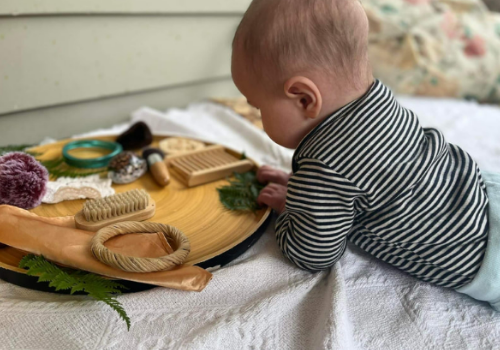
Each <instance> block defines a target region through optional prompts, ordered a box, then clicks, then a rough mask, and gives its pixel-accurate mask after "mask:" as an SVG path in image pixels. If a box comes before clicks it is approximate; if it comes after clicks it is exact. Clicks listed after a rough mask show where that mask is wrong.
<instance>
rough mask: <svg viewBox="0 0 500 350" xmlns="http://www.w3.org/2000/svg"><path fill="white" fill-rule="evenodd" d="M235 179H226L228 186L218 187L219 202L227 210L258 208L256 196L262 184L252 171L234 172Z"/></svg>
mask: <svg viewBox="0 0 500 350" xmlns="http://www.w3.org/2000/svg"><path fill="white" fill-rule="evenodd" d="M234 178H235V180H231V179H228V182H229V186H224V187H221V188H218V189H217V191H218V192H219V199H220V201H221V203H222V204H223V205H224V206H225V207H226V208H227V209H229V210H238V211H254V212H255V211H256V210H258V209H260V207H259V205H258V204H257V197H258V196H259V193H260V191H261V190H262V189H263V188H264V185H262V184H260V183H259V182H258V181H257V174H256V173H255V172H253V171H249V172H246V173H241V174H238V173H235V174H234Z"/></svg>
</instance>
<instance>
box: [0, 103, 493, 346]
mask: <svg viewBox="0 0 500 350" xmlns="http://www.w3.org/2000/svg"><path fill="white" fill-rule="evenodd" d="M400 100H401V102H402V104H403V105H406V106H408V107H410V108H412V109H413V110H414V111H416V112H417V113H418V114H419V115H420V117H421V121H422V124H424V125H426V126H437V127H439V128H440V129H441V130H442V131H443V132H444V134H445V136H446V137H447V138H448V140H449V141H450V142H453V143H457V144H460V145H462V146H463V147H464V148H465V149H466V150H467V151H469V153H470V154H472V155H473V157H474V158H476V159H477V161H478V163H479V164H480V166H481V167H482V168H483V169H486V170H490V171H499V172H500V140H499V136H500V135H499V134H500V109H498V108H496V107H488V106H479V105H477V104H474V103H469V102H460V101H454V100H432V99H422V98H401V99H400ZM132 119H133V120H134V121H135V120H144V121H146V122H147V123H148V124H150V126H151V127H152V128H153V130H154V131H155V132H167V133H177V134H185V135H191V136H196V137H200V138H203V139H206V140H211V141H215V142H218V143H223V144H227V145H228V146H231V147H233V148H236V149H239V150H242V151H246V153H247V155H248V156H250V157H253V158H254V159H256V160H258V161H260V162H262V163H267V164H272V165H275V166H279V167H281V168H283V169H288V168H289V164H290V159H291V156H292V152H291V151H289V150H284V149H282V148H280V147H278V146H276V145H274V144H273V143H272V142H271V141H270V140H269V139H268V138H267V136H266V135H265V134H264V133H263V132H261V131H260V130H257V129H255V128H253V127H252V126H251V125H250V123H247V122H246V121H245V120H243V119H242V118H240V117H238V116H236V115H234V114H233V113H232V112H231V111H229V110H227V109H225V108H223V107H220V106H217V105H213V104H210V103H200V104H194V105H191V106H190V107H189V108H188V109H187V110H170V111H167V112H166V113H160V112H157V111H154V110H151V109H148V108H142V109H140V110H138V111H136V112H134V113H133V117H132ZM124 128H126V125H121V126H117V127H116V128H114V129H113V130H102V131H98V132H97V133H93V134H99V133H101V134H105V133H108V134H109V133H110V131H112V132H120V131H122V130H123V129H124ZM119 300H120V302H121V303H122V304H123V305H124V307H125V309H126V310H127V312H128V314H129V316H130V317H131V319H132V328H131V330H130V332H127V330H126V327H125V324H124V323H123V322H122V321H121V320H120V319H118V317H117V316H116V314H115V313H114V312H113V311H111V310H110V309H109V308H108V307H107V306H105V305H103V304H100V303H98V302H94V301H91V300H89V299H88V298H86V297H81V296H63V295H55V294H50V293H42V292H35V291H31V290H27V289H24V288H20V287H17V286H13V285H11V284H8V283H5V282H3V281H0V339H1V341H0V349H51V350H57V349H64V350H68V349H120V350H121V349H200V350H201V349H207V350H208V349H214V350H222V349H231V350H232V349H235V350H236V349H254V350H260V349H263V350H264V349H270V350H280V349H297V350H299V349H300V350H302V349H304V350H309V349H311V350H314V349H343V350H345V349H347V350H349V349H370V350H372V349H383V350H392V349H454V350H456V349H500V313H495V312H494V311H493V310H492V309H490V308H489V307H488V306H486V305H485V304H482V303H479V302H477V301H474V300H472V299H470V298H468V297H466V296H463V295H459V294H458V293H455V292H453V291H451V290H446V289H443V288H438V287H434V286H431V285H428V284H426V283H422V282H419V281H416V280H414V279H412V278H410V277H408V276H406V275H404V274H403V273H400V272H398V271H396V270H395V269H393V268H391V267H389V266H386V265H384V264H383V263H380V262H378V261H376V260H374V259H373V258H371V257H370V256H367V255H366V254H364V253H362V252H360V251H358V250H357V249H356V248H354V247H350V248H349V249H348V250H347V252H346V254H345V255H344V257H343V258H342V259H341V261H340V263H339V264H337V265H336V266H335V267H334V268H332V269H331V270H330V271H325V272H321V273H316V274H312V273H309V272H305V271H301V270H299V269H297V268H295V267H293V266H292V265H291V264H290V263H288V262H287V261H286V260H285V259H284V258H283V257H282V255H281V253H280V252H279V250H278V248H277V245H276V243H275V241H274V230H273V227H272V226H271V227H269V229H268V231H267V232H266V233H265V234H264V236H263V237H262V238H261V239H260V240H259V242H258V243H257V244H256V245H255V246H254V247H252V248H251V249H250V250H249V251H248V252H247V253H245V254H244V255H243V256H242V257H240V258H239V259H237V260H236V261H234V262H233V263H231V264H230V265H228V266H226V267H224V268H222V269H220V270H218V271H215V272H214V278H213V280H212V282H210V284H209V285H208V286H207V288H206V289H205V290H204V291H203V292H201V293H194V292H191V293H190V292H182V291H174V290H168V289H162V288H155V289H153V290H150V291H146V292H141V293H137V294H127V295H123V296H121V297H119Z"/></svg>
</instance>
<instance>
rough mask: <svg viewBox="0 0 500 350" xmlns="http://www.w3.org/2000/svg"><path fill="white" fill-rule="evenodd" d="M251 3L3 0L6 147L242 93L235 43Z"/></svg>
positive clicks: (0, 44) (0, 67)
mask: <svg viewBox="0 0 500 350" xmlns="http://www.w3.org/2000/svg"><path fill="white" fill-rule="evenodd" d="M249 2H250V1H249V0H184V1H163V0H140V1H139V0H137V1H135V0H134V1H132V0H107V1H100V0H86V1H80V0H43V1H42V0H36V1H35V0H23V1H17V0H1V1H0V145H5V144H12V143H25V142H38V141H39V140H40V139H42V138H43V137H44V136H51V137H57V138H59V137H66V136H70V135H72V134H74V133H80V132H85V131H88V130H90V129H92V128H97V127H100V126H108V125H110V123H113V122H118V121H123V120H125V119H126V118H128V114H129V112H130V111H131V110H132V109H135V108H137V107H139V106H142V105H150V106H151V107H154V108H158V109H165V108H167V107H170V106H183V105H185V104H187V103H189V102H190V101H194V100H198V99H204V98H208V97H212V96H217V97H220V96H224V95H227V96H234V95H237V94H238V92H237V90H236V88H235V87H234V85H233V84H232V82H231V78H230V56H231V41H232V37H233V34H234V31H235V29H236V27H237V25H238V23H239V21H240V19H241V16H242V15H243V13H244V11H245V9H246V7H247V6H248V4H249ZM13 14H15V15H13ZM197 85H200V87H201V88H197ZM173 96H175V98H172V97H173ZM113 101H114V103H116V105H113ZM123 106H127V108H128V109H125V108H124V107H123ZM99 108H103V110H102V111H101V110H99ZM86 110H88V112H89V113H85V111H86ZM85 115H87V117H86V118H84V119H83V120H81V119H80V118H82V117H83V116H85ZM97 116H98V117H97ZM62 117H64V120H61V119H60V118H62ZM99 120H102V122H99Z"/></svg>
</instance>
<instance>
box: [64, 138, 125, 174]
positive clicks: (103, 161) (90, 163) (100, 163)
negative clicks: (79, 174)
mask: <svg viewBox="0 0 500 350" xmlns="http://www.w3.org/2000/svg"><path fill="white" fill-rule="evenodd" d="M76 148H103V149H106V150H110V151H111V153H109V154H107V155H105V156H102V157H97V158H77V157H74V156H72V155H70V154H69V151H71V150H73V149H76ZM122 151H123V147H122V146H121V145H120V144H119V143H116V142H108V141H100V140H80V141H72V142H69V143H68V144H66V146H64V148H63V158H64V161H65V162H66V164H68V165H71V166H74V167H76V168H84V169H95V168H104V167H107V166H108V164H109V161H110V160H111V159H112V158H113V157H114V156H116V155H117V154H119V153H121V152H122Z"/></svg>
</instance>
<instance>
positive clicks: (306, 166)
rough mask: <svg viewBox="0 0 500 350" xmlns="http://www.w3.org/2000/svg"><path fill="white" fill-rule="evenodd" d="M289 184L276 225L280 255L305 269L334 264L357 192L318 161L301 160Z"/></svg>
mask: <svg viewBox="0 0 500 350" xmlns="http://www.w3.org/2000/svg"><path fill="white" fill-rule="evenodd" d="M298 166H299V168H298V170H297V171H296V172H295V173H294V174H293V175H292V176H291V178H290V180H289V182H288V190H287V198H286V209H285V211H284V212H283V213H282V214H281V215H280V217H279V218H278V220H277V222H276V239H277V241H278V245H279V247H280V249H281V250H282V252H283V254H284V255H285V256H286V257H287V258H288V259H290V260H291V261H292V262H293V263H294V264H295V265H297V266H298V267H300V268H302V269H306V270H313V271H317V270H323V269H326V268H328V267H330V266H332V265H334V264H335V263H336V262H337V261H338V260H339V259H340V258H341V257H342V255H343V253H344V250H345V248H346V242H347V234H348V233H349V231H350V229H351V228H352V226H353V223H354V214H355V209H354V199H355V198H356V197H357V196H359V195H360V192H361V191H360V190H359V189H358V188H357V187H356V186H354V185H353V184H352V183H351V182H350V181H349V180H347V179H346V178H345V177H343V176H342V175H340V174H338V173H336V172H335V171H333V170H332V169H331V168H330V167H328V166H327V165H326V164H324V163H323V162H321V161H320V160H315V159H301V160H300V161H299V162H298Z"/></svg>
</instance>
